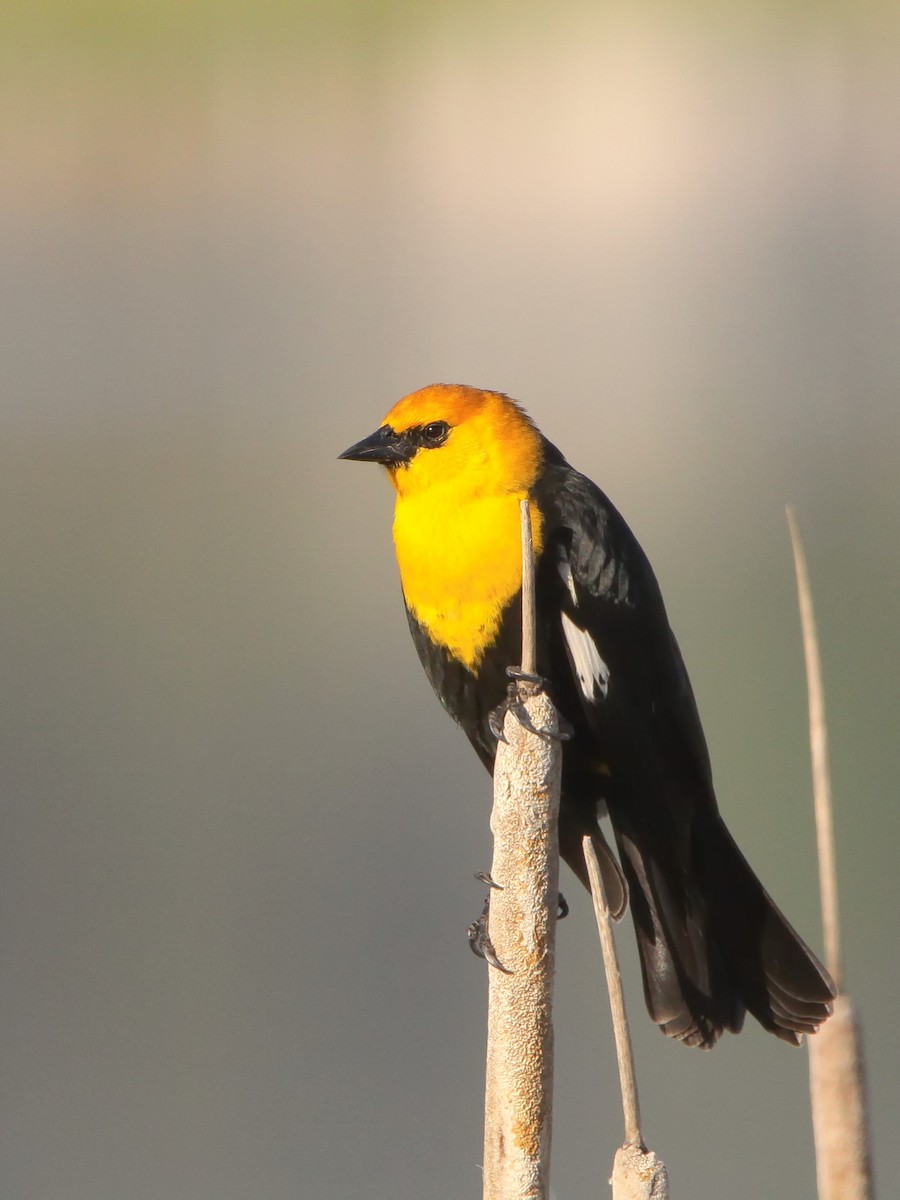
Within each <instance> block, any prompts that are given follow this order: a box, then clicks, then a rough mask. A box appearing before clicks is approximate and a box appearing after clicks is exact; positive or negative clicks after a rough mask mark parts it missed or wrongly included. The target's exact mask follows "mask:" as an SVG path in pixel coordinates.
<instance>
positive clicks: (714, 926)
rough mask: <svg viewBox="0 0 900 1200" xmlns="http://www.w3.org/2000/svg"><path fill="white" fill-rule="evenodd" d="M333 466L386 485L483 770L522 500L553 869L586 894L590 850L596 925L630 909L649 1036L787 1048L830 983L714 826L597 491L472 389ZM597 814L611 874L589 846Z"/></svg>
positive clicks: (685, 729) (517, 619)
mask: <svg viewBox="0 0 900 1200" xmlns="http://www.w3.org/2000/svg"><path fill="white" fill-rule="evenodd" d="M340 457H341V458H346V459H357V460H361V461H363V462H375V463H380V464H381V465H382V466H384V467H385V468H386V469H387V473H388V476H389V478H390V480H391V483H392V484H393V485H394V488H395V490H396V493H397V503H396V512H395V517H394V542H395V546H396V552H397V561H398V564H399V567H400V578H401V582H402V586H403V596H404V599H405V602H406V611H407V616H408V618H409V626H410V629H411V631H412V636H413V641H414V642H415V645H416V649H417V650H418V652H419V657H420V658H421V660H422V665H423V666H424V668H425V672H426V674H427V675H428V678H429V680H430V681H431V684H432V686H433V687H434V690H435V691H436V692H437V695H438V697H439V698H440V700H441V703H442V704H443V706H444V707H445V708H446V709H447V711H448V712H449V713H450V714H451V716H453V717H454V718H455V719H456V720H457V721H458V722H459V724H460V725H461V726H462V728H463V729H464V730H465V732H466V734H467V735H468V737H469V740H470V741H471V743H472V745H473V746H474V748H475V750H476V752H477V753H478V755H479V757H480V758H481V760H482V762H483V763H484V764H485V766H486V767H487V768H488V770H491V769H492V768H493V762H494V754H495V750H496V739H495V734H494V732H493V731H492V728H491V724H492V723H491V714H492V712H493V711H494V710H495V709H496V708H497V707H498V706H499V705H501V704H502V702H503V701H504V699H505V697H506V690H507V684H508V678H507V675H506V668H507V667H508V666H510V665H511V664H514V663H516V662H517V661H518V660H519V657H520V650H521V583H522V566H521V537H520V507H519V502H520V500H523V499H525V498H526V497H527V498H528V501H529V506H530V512H531V523H532V531H533V538H534V547H535V555H536V596H537V659H538V663H537V665H538V671H539V673H540V675H541V676H542V677H543V678H544V679H545V680H546V682H547V686H548V689H549V692H550V696H551V699H552V700H553V702H554V704H555V705H556V707H557V708H558V709H559V711H560V712H561V713H562V715H563V716H564V718H566V719H567V721H568V722H569V723H570V725H571V727H572V737H571V739H570V740H568V741H566V742H565V743H564V745H563V773H562V796H561V802H560V815H559V843H560V852H561V854H562V857H563V858H564V859H565V861H566V862H567V863H568V864H569V866H570V867H571V868H572V870H573V871H574V872H575V874H576V875H577V876H578V878H579V879H581V880H582V882H583V883H587V875H586V869H585V864H584V859H583V856H582V848H581V840H582V838H583V837H584V836H585V835H590V836H591V837H592V838H593V841H594V845H595V846H596V848H597V850H598V857H599V858H600V862H601V867H602V871H603V876H604V881H605V884H606V890H607V894H608V896H609V901H610V907H611V909H612V910H613V911H614V912H615V913H616V915H619V916H620V915H621V913H622V911H624V908H625V906H626V897H627V898H629V899H630V904H631V911H632V916H633V919H634V926H635V930H636V933H637V941H638V947H639V950H640V960H641V968H642V973H643V981H644V995H645V998H646V1001H647V1008H648V1010H649V1012H650V1016H651V1017H652V1019H653V1020H654V1021H655V1022H656V1023H657V1025H659V1026H660V1028H661V1029H662V1031H663V1032H664V1033H666V1034H668V1035H669V1036H670V1037H674V1038H678V1039H680V1040H681V1041H683V1042H685V1043H687V1044H688V1045H690V1046H703V1047H710V1046H712V1045H713V1044H714V1043H715V1042H716V1040H717V1039H718V1038H719V1036H720V1034H721V1033H722V1032H723V1030H726V1029H727V1030H731V1031H732V1032H735V1033H736V1032H737V1031H738V1030H739V1029H740V1028H741V1025H742V1023H743V1019H744V1014H745V1012H747V1011H749V1012H750V1013H752V1015H753V1016H754V1017H755V1018H756V1019H757V1020H758V1021H759V1022H760V1024H761V1025H762V1026H763V1027H764V1028H765V1029H768V1030H771V1032H772V1033H774V1034H775V1035H776V1036H777V1037H779V1038H781V1039H782V1040H784V1041H786V1042H791V1043H793V1044H795V1045H796V1044H799V1042H800V1035H801V1034H803V1033H811V1032H813V1031H814V1030H815V1029H816V1028H818V1026H819V1025H820V1024H821V1023H822V1022H823V1021H824V1020H825V1018H826V1017H827V1016H828V1015H829V1013H830V1012H831V1008H832V1004H831V1001H832V999H833V997H834V994H835V991H834V985H833V983H832V981H831V979H830V978H829V976H828V973H827V972H826V971H825V969H824V967H822V966H821V964H820V963H819V962H818V960H817V959H816V957H815V955H814V954H813V953H812V951H810V950H809V949H808V947H807V946H806V945H805V944H804V942H803V941H802V940H801V939H800V937H799V936H798V935H797V934H796V933H795V932H794V930H793V929H792V928H791V926H790V925H789V924H788V922H787V921H786V920H785V918H784V917H783V916H782V914H781V913H780V912H779V910H778V909H777V908H776V906H775V904H774V903H773V902H772V900H771V899H770V897H769V895H768V894H767V892H766V891H765V889H764V888H763V886H762V884H761V883H760V882H759V880H758V879H757V878H756V876H755V875H754V873H753V871H752V870H751V869H750V867H749V865H748V864H747V861H746V859H745V858H744V856H743V855H742V854H741V852H740V850H739V849H738V848H737V846H736V844H735V842H734V840H733V838H732V837H731V834H730V833H729V832H728V830H727V829H726V827H725V824H724V822H723V820H722V818H721V816H720V815H719V810H718V806H717V804H716V797H715V793H714V791H713V782H712V772H711V769H710V762H709V754H708V751H707V748H706V741H705V739H704V736H703V730H702V727H701V725H700V718H699V716H698V714H697V706H696V703H695V701H694V695H693V692H692V690H691V685H690V682H689V680H688V676H687V671H686V670H685V666H684V663H683V661H682V657H681V653H680V651H679V649H678V645H677V643H676V641H675V637H674V635H673V634H672V631H671V629H670V628H669V621H668V618H667V616H666V610H665V607H664V605H663V600H662V596H661V595H660V590H659V585H658V584H657V582H656V578H655V576H654V574H653V571H652V569H651V567H650V564H649V562H648V561H647V557H646V555H645V554H644V552H643V550H642V549H641V547H640V546H639V545H638V542H637V539H636V538H635V536H634V534H633V533H632V532H631V530H630V529H629V528H628V526H627V525H626V524H625V521H624V520H623V519H622V517H621V516H620V515H619V513H618V512H617V511H616V509H615V508H614V507H613V505H612V504H611V503H610V501H609V500H608V499H607V498H606V496H605V495H604V494H603V492H601V491H600V489H599V488H598V487H597V486H596V485H595V484H593V483H591V481H590V480H589V479H587V478H585V476H584V475H580V474H579V473H578V471H576V470H575V469H574V468H573V467H571V466H570V465H569V464H568V462H566V460H565V458H563V456H562V454H561V453H560V452H559V450H557V448H556V447H555V446H554V445H552V444H551V443H550V442H549V441H548V440H547V439H546V438H545V437H544V436H543V435H542V434H541V433H540V431H539V430H538V429H537V428H536V426H535V425H534V424H533V422H532V421H531V420H530V418H529V417H528V416H527V415H526V414H525V412H524V411H523V410H522V408H521V407H520V406H519V405H518V404H517V403H516V402H515V401H513V400H510V399H509V398H508V397H507V396H504V395H502V394H500V393H498V392H489V391H479V390H477V389H475V388H471V387H462V386H451V385H446V384H438V385H434V386H432V387H427V388H423V389H422V390H421V391H418V392H413V393H412V394H411V395H409V396H406V397H405V398H404V399H402V400H400V401H399V403H398V404H396V405H395V406H394V407H393V408H392V409H391V411H390V412H389V413H388V414H387V416H386V417H385V419H384V423H383V424H382V426H381V427H380V428H379V429H378V430H377V431H376V432H375V433H373V434H372V435H371V436H370V437H367V438H365V439H363V441H361V442H357V443H356V445H354V446H351V447H350V449H349V450H345V451H344V453H343V454H342V455H341V456H340ZM604 813H608V815H609V819H610V822H611V824H612V829H613V833H614V836H615V842H616V845H617V847H618V853H619V861H620V863H621V868H620V866H619V865H618V864H617V862H616V858H615V856H614V855H613V853H612V851H611V849H610V847H609V845H608V844H607V842H606V840H605V839H604V837H603V834H602V833H601V831H600V826H599V824H598V817H599V816H601V815H603V814H604ZM623 876H624V879H623ZM626 882H627V893H626V886H625V884H626Z"/></svg>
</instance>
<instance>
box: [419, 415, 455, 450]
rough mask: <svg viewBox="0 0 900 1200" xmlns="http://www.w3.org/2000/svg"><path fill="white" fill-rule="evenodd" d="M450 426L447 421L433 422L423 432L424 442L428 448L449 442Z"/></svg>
mask: <svg viewBox="0 0 900 1200" xmlns="http://www.w3.org/2000/svg"><path fill="white" fill-rule="evenodd" d="M449 432H450V426H449V425H448V424H447V422H446V421H432V422H431V423H430V424H428V425H426V426H425V427H424V428H423V430H422V441H423V442H424V444H425V445H426V446H430V447H434V446H440V445H442V444H443V443H444V442H445V441H446V440H447V434H448V433H449Z"/></svg>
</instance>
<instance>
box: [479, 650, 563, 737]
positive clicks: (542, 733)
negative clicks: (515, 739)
mask: <svg viewBox="0 0 900 1200" xmlns="http://www.w3.org/2000/svg"><path fill="white" fill-rule="evenodd" d="M506 673H507V675H508V676H509V677H510V679H511V680H512V682H511V683H510V685H509V687H508V689H507V696H506V699H505V700H504V701H503V703H502V704H498V705H497V707H496V708H494V709H492V710H491V712H490V713H489V714H488V726H489V728H490V731H491V733H492V734H493V735H494V737H495V738H496V739H497V741H498V742H505V741H506V740H507V737H506V734H505V733H504V731H503V723H504V721H505V720H506V714H507V713H512V715H513V716H514V717H515V718H516V720H517V721H518V722H519V724H520V725H521V726H522V728H523V729H527V730H528V732H529V733H533V734H535V735H536V736H537V737H539V738H541V739H542V740H543V741H545V742H568V741H570V740H571V739H572V738H573V737H574V736H575V730H574V728H573V726H572V723H571V721H568V720H567V719H566V718H565V717H564V716H563V715H562V713H560V712H557V714H556V716H557V725H558V728H557V729H549V728H546V727H539V726H537V725H535V724H534V722H533V721H532V719H531V717H530V715H529V713H528V710H527V708H526V707H525V705H524V703H523V701H524V700H525V699H526V698H527V697H529V696H536V695H538V694H539V693H540V692H547V691H548V690H549V687H548V684H547V681H546V679H544V678H543V677H542V676H541V675H531V674H529V673H528V672H527V671H523V670H521V668H519V667H507V668H506Z"/></svg>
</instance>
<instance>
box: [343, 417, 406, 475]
mask: <svg viewBox="0 0 900 1200" xmlns="http://www.w3.org/2000/svg"><path fill="white" fill-rule="evenodd" d="M410 451H412V453H410ZM413 453H415V448H414V447H410V446H409V445H408V444H407V442H406V440H405V439H404V438H403V437H402V435H400V434H398V433H394V431H393V429H391V427H390V425H382V427H381V428H380V429H376V430H375V432H374V433H372V434H370V435H369V436H368V437H367V438H363V440H362V441H361V442H357V443H356V445H355V446H351V447H350V449H349V450H345V451H344V453H343V454H339V455H338V458H349V459H353V460H354V461H356V462H375V463H381V465H382V466H383V467H399V466H400V465H401V464H402V463H407V462H409V460H410V458H412V454H413Z"/></svg>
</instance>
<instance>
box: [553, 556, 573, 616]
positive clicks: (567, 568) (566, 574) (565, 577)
mask: <svg viewBox="0 0 900 1200" xmlns="http://www.w3.org/2000/svg"><path fill="white" fill-rule="evenodd" d="M557 566H558V567H559V573H560V575H561V576H562V581H563V583H564V584H565V585H566V587H567V588H568V589H569V595H570V596H571V597H572V603H573V604H574V605H576V606H577V604H578V593H577V592H576V591H575V579H574V576H573V575H572V564H571V563H570V562H569V560H568V559H567V558H566V556H565V554H561V555H560V558H559V562H558V563H557Z"/></svg>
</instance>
